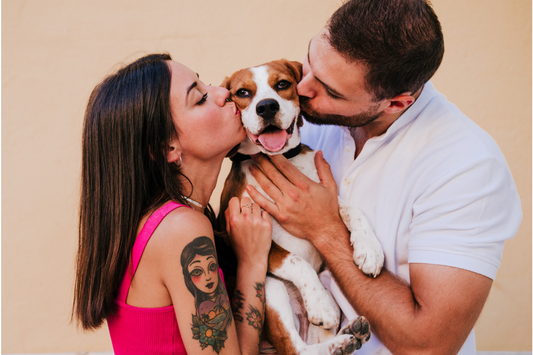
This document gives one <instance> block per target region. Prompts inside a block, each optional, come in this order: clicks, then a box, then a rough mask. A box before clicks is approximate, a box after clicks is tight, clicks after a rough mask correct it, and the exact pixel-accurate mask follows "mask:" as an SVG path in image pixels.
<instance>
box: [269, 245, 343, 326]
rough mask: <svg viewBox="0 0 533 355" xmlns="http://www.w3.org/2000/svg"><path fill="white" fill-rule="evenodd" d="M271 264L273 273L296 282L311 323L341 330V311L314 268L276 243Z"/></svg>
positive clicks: (270, 270)
mask: <svg viewBox="0 0 533 355" xmlns="http://www.w3.org/2000/svg"><path fill="white" fill-rule="evenodd" d="M268 264H269V266H268V268H269V270H268V271H269V272H270V273H272V274H273V275H275V276H277V277H279V278H281V279H284V280H287V281H290V282H292V283H293V284H294V286H296V288H297V289H298V291H300V294H301V296H302V299H303V302H304V306H305V308H306V310H307V315H308V319H309V321H310V322H311V323H313V324H314V325H316V326H320V327H323V328H325V329H333V328H336V327H338V325H339V323H340V309H339V307H338V306H337V303H336V302H335V300H334V299H333V297H332V296H331V294H330V293H329V291H327V290H326V289H325V288H324V286H323V285H322V283H321V282H320V280H319V278H318V275H317V273H316V271H315V270H314V269H313V267H312V266H311V264H309V263H308V262H307V261H305V260H304V259H302V258H301V257H299V256H297V255H295V254H292V253H290V252H288V251H287V250H285V249H283V248H282V247H280V246H279V245H277V244H276V243H272V248H271V249H270V255H269V262H268Z"/></svg>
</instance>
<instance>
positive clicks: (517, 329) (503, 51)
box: [2, 0, 532, 353]
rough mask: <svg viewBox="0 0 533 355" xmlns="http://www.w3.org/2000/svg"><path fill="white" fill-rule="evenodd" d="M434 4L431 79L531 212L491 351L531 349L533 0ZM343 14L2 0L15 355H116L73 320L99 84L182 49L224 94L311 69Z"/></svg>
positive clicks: (509, 263)
mask: <svg viewBox="0 0 533 355" xmlns="http://www.w3.org/2000/svg"><path fill="white" fill-rule="evenodd" d="M433 3H434V7H435V10H436V12H437V14H438V15H439V18H440V20H441V22H442V26H443V31H444V34H445V41H446V53H445V56H444V61H443V63H442V66H441V68H440V69H439V71H438V72H437V74H436V75H435V77H434V78H433V79H432V82H433V83H434V85H435V87H436V88H437V90H439V91H440V92H442V93H444V94H445V95H446V96H447V97H448V99H449V100H450V101H452V102H453V103H455V104H456V105H457V106H458V107H459V108H460V109H461V110H462V111H463V112H465V113H466V114H467V115H468V116H469V117H470V118H471V119H472V120H474V121H475V122H476V123H477V124H479V125H480V126H481V127H482V128H483V129H485V130H486V131H487V132H488V133H489V134H490V135H491V136H492V137H493V138H494V139H495V140H496V142H497V143H498V144H499V146H500V148H501V150H502V151H503V154H504V155H505V157H506V159H507V161H508V164H509V166H510V168H511V171H512V173H513V176H514V179H515V182H516V185H517V188H518V192H519V194H520V197H521V200H522V208H523V212H524V219H523V222H522V225H521V227H520V230H519V232H518V234H517V235H516V237H515V238H514V239H512V240H509V241H508V242H507V243H506V246H505V250H504V253H503V259H502V264H501V267H500V269H499V271H498V275H497V277H496V280H495V281H494V284H493V287H492V291H491V294H490V296H489V300H488V302H487V304H486V306H485V309H484V311H483V313H482V315H481V318H480V319H479V321H478V323H477V325H476V338H477V344H478V350H492V351H495V350H507V351H525V350H529V351H530V350H531V151H532V149H531V2H530V1H527V0H469V1H462V0H434V1H433ZM340 5H341V1H340V0H269V1H266V0H263V1H257V0H246V1H242V0H226V1H219V0H197V1H191V0H157V1H151V0H142V1H141V0H136V1H126V0H123V1H118V0H93V1H72V0H64V1H61V0H4V1H2V222H3V223H2V352H4V353H24V352H34V353H45V352H74V351H109V350H111V343H110V340H109V335H108V330H107V327H105V326H104V327H103V328H102V329H100V330H99V331H97V332H94V333H82V332H80V331H78V330H77V329H76V327H75V326H74V325H73V324H71V323H69V321H70V310H71V305H72V290H73V279H74V257H75V252H76V248H77V220H78V215H77V213H78V212H77V209H78V198H79V191H78V190H79V178H80V164H81V161H80V157H81V149H80V148H81V128H82V119H83V113H84V110H85V106H86V104H87V100H88V97H89V94H90V92H91V90H92V89H93V88H94V86H95V85H96V84H97V83H98V82H99V81H101V80H102V79H103V78H104V77H105V75H106V74H109V73H111V72H112V71H113V70H116V69H117V68H119V67H120V63H128V62H130V61H132V60H134V59H136V58H137V57H139V56H141V55H144V54H146V53H151V52H161V51H166V52H169V53H170V54H171V55H172V56H173V58H174V59H175V60H177V61H180V62H182V63H184V64H185V65H187V66H189V67H190V68H192V69H193V70H195V71H197V72H198V73H200V76H201V78H202V80H203V81H204V82H205V83H206V84H213V85H218V84H220V83H221V82H222V79H223V78H224V76H226V75H230V74H232V73H233V72H234V71H236V70H238V69H241V68H244V67H249V66H254V65H258V64H261V63H264V62H267V61H270V60H273V59H279V58H287V59H290V60H299V61H302V60H303V59H304V57H305V55H306V53H307V44H308V41H309V40H310V39H311V37H312V36H313V35H314V34H315V33H316V32H318V31H319V30H320V28H321V27H322V26H323V25H324V24H325V22H326V20H327V19H328V18H329V16H330V15H331V14H332V13H333V12H334V10H335V9H337V8H338V7H339V6H340ZM228 166H229V164H228V163H227V162H226V163H225V165H224V170H223V174H222V175H223V176H222V177H221V180H220V181H222V179H223V178H224V177H225V174H226V173H227V168H228ZM221 185H222V184H221V183H219V185H218V186H217V190H216V191H215V193H214V195H213V199H212V203H213V205H214V206H215V207H217V206H218V198H219V193H220V188H221ZM502 208H505V206H502Z"/></svg>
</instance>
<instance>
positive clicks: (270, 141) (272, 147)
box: [259, 129, 289, 152]
mask: <svg viewBox="0 0 533 355" xmlns="http://www.w3.org/2000/svg"><path fill="white" fill-rule="evenodd" d="M288 136H289V134H288V133H287V131H285V130H282V129H277V130H275V131H271V132H266V133H263V134H261V135H260V136H259V142H261V144H262V145H263V147H265V148H266V149H268V150H269V151H271V152H277V151H278V150H280V149H281V148H283V147H284V146H285V143H287V137H288Z"/></svg>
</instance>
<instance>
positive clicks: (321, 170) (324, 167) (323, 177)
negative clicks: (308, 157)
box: [315, 150, 337, 193]
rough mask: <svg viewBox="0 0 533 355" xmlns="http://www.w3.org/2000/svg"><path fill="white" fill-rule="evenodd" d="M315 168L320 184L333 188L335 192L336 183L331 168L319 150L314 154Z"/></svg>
mask: <svg viewBox="0 0 533 355" xmlns="http://www.w3.org/2000/svg"><path fill="white" fill-rule="evenodd" d="M315 166H316V170H317V173H318V178H319V179H320V183H321V184H322V185H324V186H326V187H327V188H330V189H331V188H333V187H334V188H335V191H337V183H336V182H335V178H334V177H333V173H332V172H331V167H330V166H329V163H328V162H327V161H326V159H324V154H323V153H322V151H321V150H319V151H317V152H316V154H315ZM335 193H336V192H335Z"/></svg>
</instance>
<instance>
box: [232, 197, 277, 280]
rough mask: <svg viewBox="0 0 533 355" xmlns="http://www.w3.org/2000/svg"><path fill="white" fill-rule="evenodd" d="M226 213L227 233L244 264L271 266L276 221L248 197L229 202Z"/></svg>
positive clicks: (235, 198) (236, 253) (241, 262)
mask: <svg viewBox="0 0 533 355" xmlns="http://www.w3.org/2000/svg"><path fill="white" fill-rule="evenodd" d="M225 214H226V230H227V232H228V235H229V236H230V243H231V247H232V248H233V250H234V252H235V255H236V256H237V258H238V260H239V264H241V265H249V266H254V265H258V264H259V265H261V266H264V267H265V270H266V266H267V264H268V252H269V251H270V246H271V244H272V219H271V218H270V215H269V213H268V212H266V211H262V210H261V208H260V207H259V205H258V204H256V203H252V201H251V200H250V199H249V198H248V197H243V198H242V200H239V198H237V197H233V198H232V199H231V200H230V201H229V205H228V209H227V210H226V212H225Z"/></svg>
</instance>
